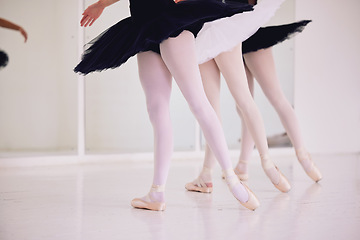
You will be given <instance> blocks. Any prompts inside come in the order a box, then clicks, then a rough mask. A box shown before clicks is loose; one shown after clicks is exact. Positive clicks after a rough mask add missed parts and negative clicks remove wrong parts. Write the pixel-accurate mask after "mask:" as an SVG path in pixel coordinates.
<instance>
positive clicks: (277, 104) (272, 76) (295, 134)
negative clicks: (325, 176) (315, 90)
mask: <svg viewBox="0 0 360 240" xmlns="http://www.w3.org/2000/svg"><path fill="white" fill-rule="evenodd" d="M244 58H245V62H246V64H247V66H248V67H249V69H250V71H251V72H252V74H253V75H254V77H255V78H256V80H257V81H258V83H259V85H260V86H261V88H262V90H263V92H264V94H265V95H266V97H267V98H268V99H269V101H270V103H271V104H272V105H273V106H274V108H275V110H276V112H277V113H278V115H279V117H280V120H281V122H282V124H283V126H284V128H285V130H286V132H287V133H288V135H289V138H290V140H291V142H292V144H293V146H294V148H295V151H296V155H297V157H298V160H299V162H300V164H301V165H302V166H303V168H304V170H305V172H306V173H307V174H308V175H309V177H310V178H312V179H313V180H314V181H316V182H318V181H319V180H320V179H321V178H322V176H321V173H320V171H319V170H318V168H317V167H316V166H315V165H314V163H313V161H312V160H311V157H310V155H309V154H308V153H307V151H306V150H305V147H304V142H303V138H302V135H301V131H300V126H299V122H298V120H297V117H296V114H295V111H294V109H293V108H292V106H291V104H290V103H289V101H288V100H287V98H286V97H285V95H284V93H283V91H282V89H281V86H280V83H279V80H278V78H277V75H276V69H275V63H274V58H273V55H272V48H267V49H262V50H258V51H256V52H251V53H247V54H245V55H244Z"/></svg>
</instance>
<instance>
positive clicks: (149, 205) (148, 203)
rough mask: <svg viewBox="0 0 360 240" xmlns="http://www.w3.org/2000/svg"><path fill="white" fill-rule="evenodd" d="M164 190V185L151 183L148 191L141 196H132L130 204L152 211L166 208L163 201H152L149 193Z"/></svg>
mask: <svg viewBox="0 0 360 240" xmlns="http://www.w3.org/2000/svg"><path fill="white" fill-rule="evenodd" d="M164 190H165V186H164V185H152V186H151V189H150V192H149V193H148V194H147V195H146V196H145V197H143V198H134V199H133V200H132V201H131V206H133V207H134V208H140V209H147V210H152V211H164V210H165V208H166V204H165V202H157V201H154V200H153V199H152V198H151V195H150V193H151V192H164Z"/></svg>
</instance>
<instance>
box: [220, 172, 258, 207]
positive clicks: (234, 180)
mask: <svg viewBox="0 0 360 240" xmlns="http://www.w3.org/2000/svg"><path fill="white" fill-rule="evenodd" d="M225 171H227V170H225ZM225 171H224V173H223V174H224V176H225V181H226V183H227V185H228V187H229V189H230V191H231V193H233V191H232V189H233V188H234V186H236V185H237V184H241V185H242V186H243V187H244V188H245V189H246V191H247V193H248V196H249V197H248V200H247V201H246V202H241V201H240V200H239V199H237V198H236V197H235V195H234V194H233V195H234V197H235V198H236V199H237V200H238V201H239V202H240V204H241V205H243V206H244V207H246V208H247V209H250V210H252V211H254V210H255V209H256V208H258V207H259V206H260V202H259V200H258V199H257V197H256V196H255V194H254V193H253V192H252V191H251V190H250V189H249V188H248V187H247V186H246V185H245V184H243V183H242V182H241V181H240V180H239V178H238V177H236V175H235V174H234V173H232V174H233V175H231V171H233V170H232V169H230V174H226V173H225ZM227 172H229V171H227Z"/></svg>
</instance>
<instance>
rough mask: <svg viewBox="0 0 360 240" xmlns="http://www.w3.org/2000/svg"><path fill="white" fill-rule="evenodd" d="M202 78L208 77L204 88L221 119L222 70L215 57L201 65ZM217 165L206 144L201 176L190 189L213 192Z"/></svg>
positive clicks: (190, 184)
mask: <svg viewBox="0 0 360 240" xmlns="http://www.w3.org/2000/svg"><path fill="white" fill-rule="evenodd" d="M199 68H200V73H201V79H202V80H203V79H206V82H203V86H204V90H205V94H206V97H207V99H208V100H209V102H210V104H211V106H212V107H213V109H214V110H215V112H216V114H217V116H218V118H219V119H220V121H221V114H220V70H219V68H218V67H217V65H216V62H215V60H214V59H212V60H210V61H207V62H205V63H203V64H201V65H200V66H199ZM215 165H216V158H215V156H214V154H213V153H212V152H211V150H210V147H209V145H208V144H207V143H206V145H205V158H204V164H203V168H202V170H201V172H200V174H199V176H198V177H197V178H196V179H195V180H194V181H192V182H189V183H187V184H186V185H185V188H186V189H187V190H189V191H195V192H202V193H211V192H212V186H213V184H212V169H213V168H214V167H215Z"/></svg>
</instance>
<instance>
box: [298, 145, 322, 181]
mask: <svg viewBox="0 0 360 240" xmlns="http://www.w3.org/2000/svg"><path fill="white" fill-rule="evenodd" d="M296 156H297V158H298V160H299V162H300V164H301V166H302V167H303V169H304V171H305V172H306V174H307V175H308V176H309V177H310V178H311V179H312V180H314V181H315V182H318V181H320V180H321V179H322V174H321V172H320V171H319V169H318V168H317V166H316V165H315V163H314V162H313V161H312V159H311V155H310V154H309V153H308V152H307V151H305V150H304V149H301V150H297V151H296ZM306 160H308V161H310V168H309V167H307V168H306V165H305V162H306Z"/></svg>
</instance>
